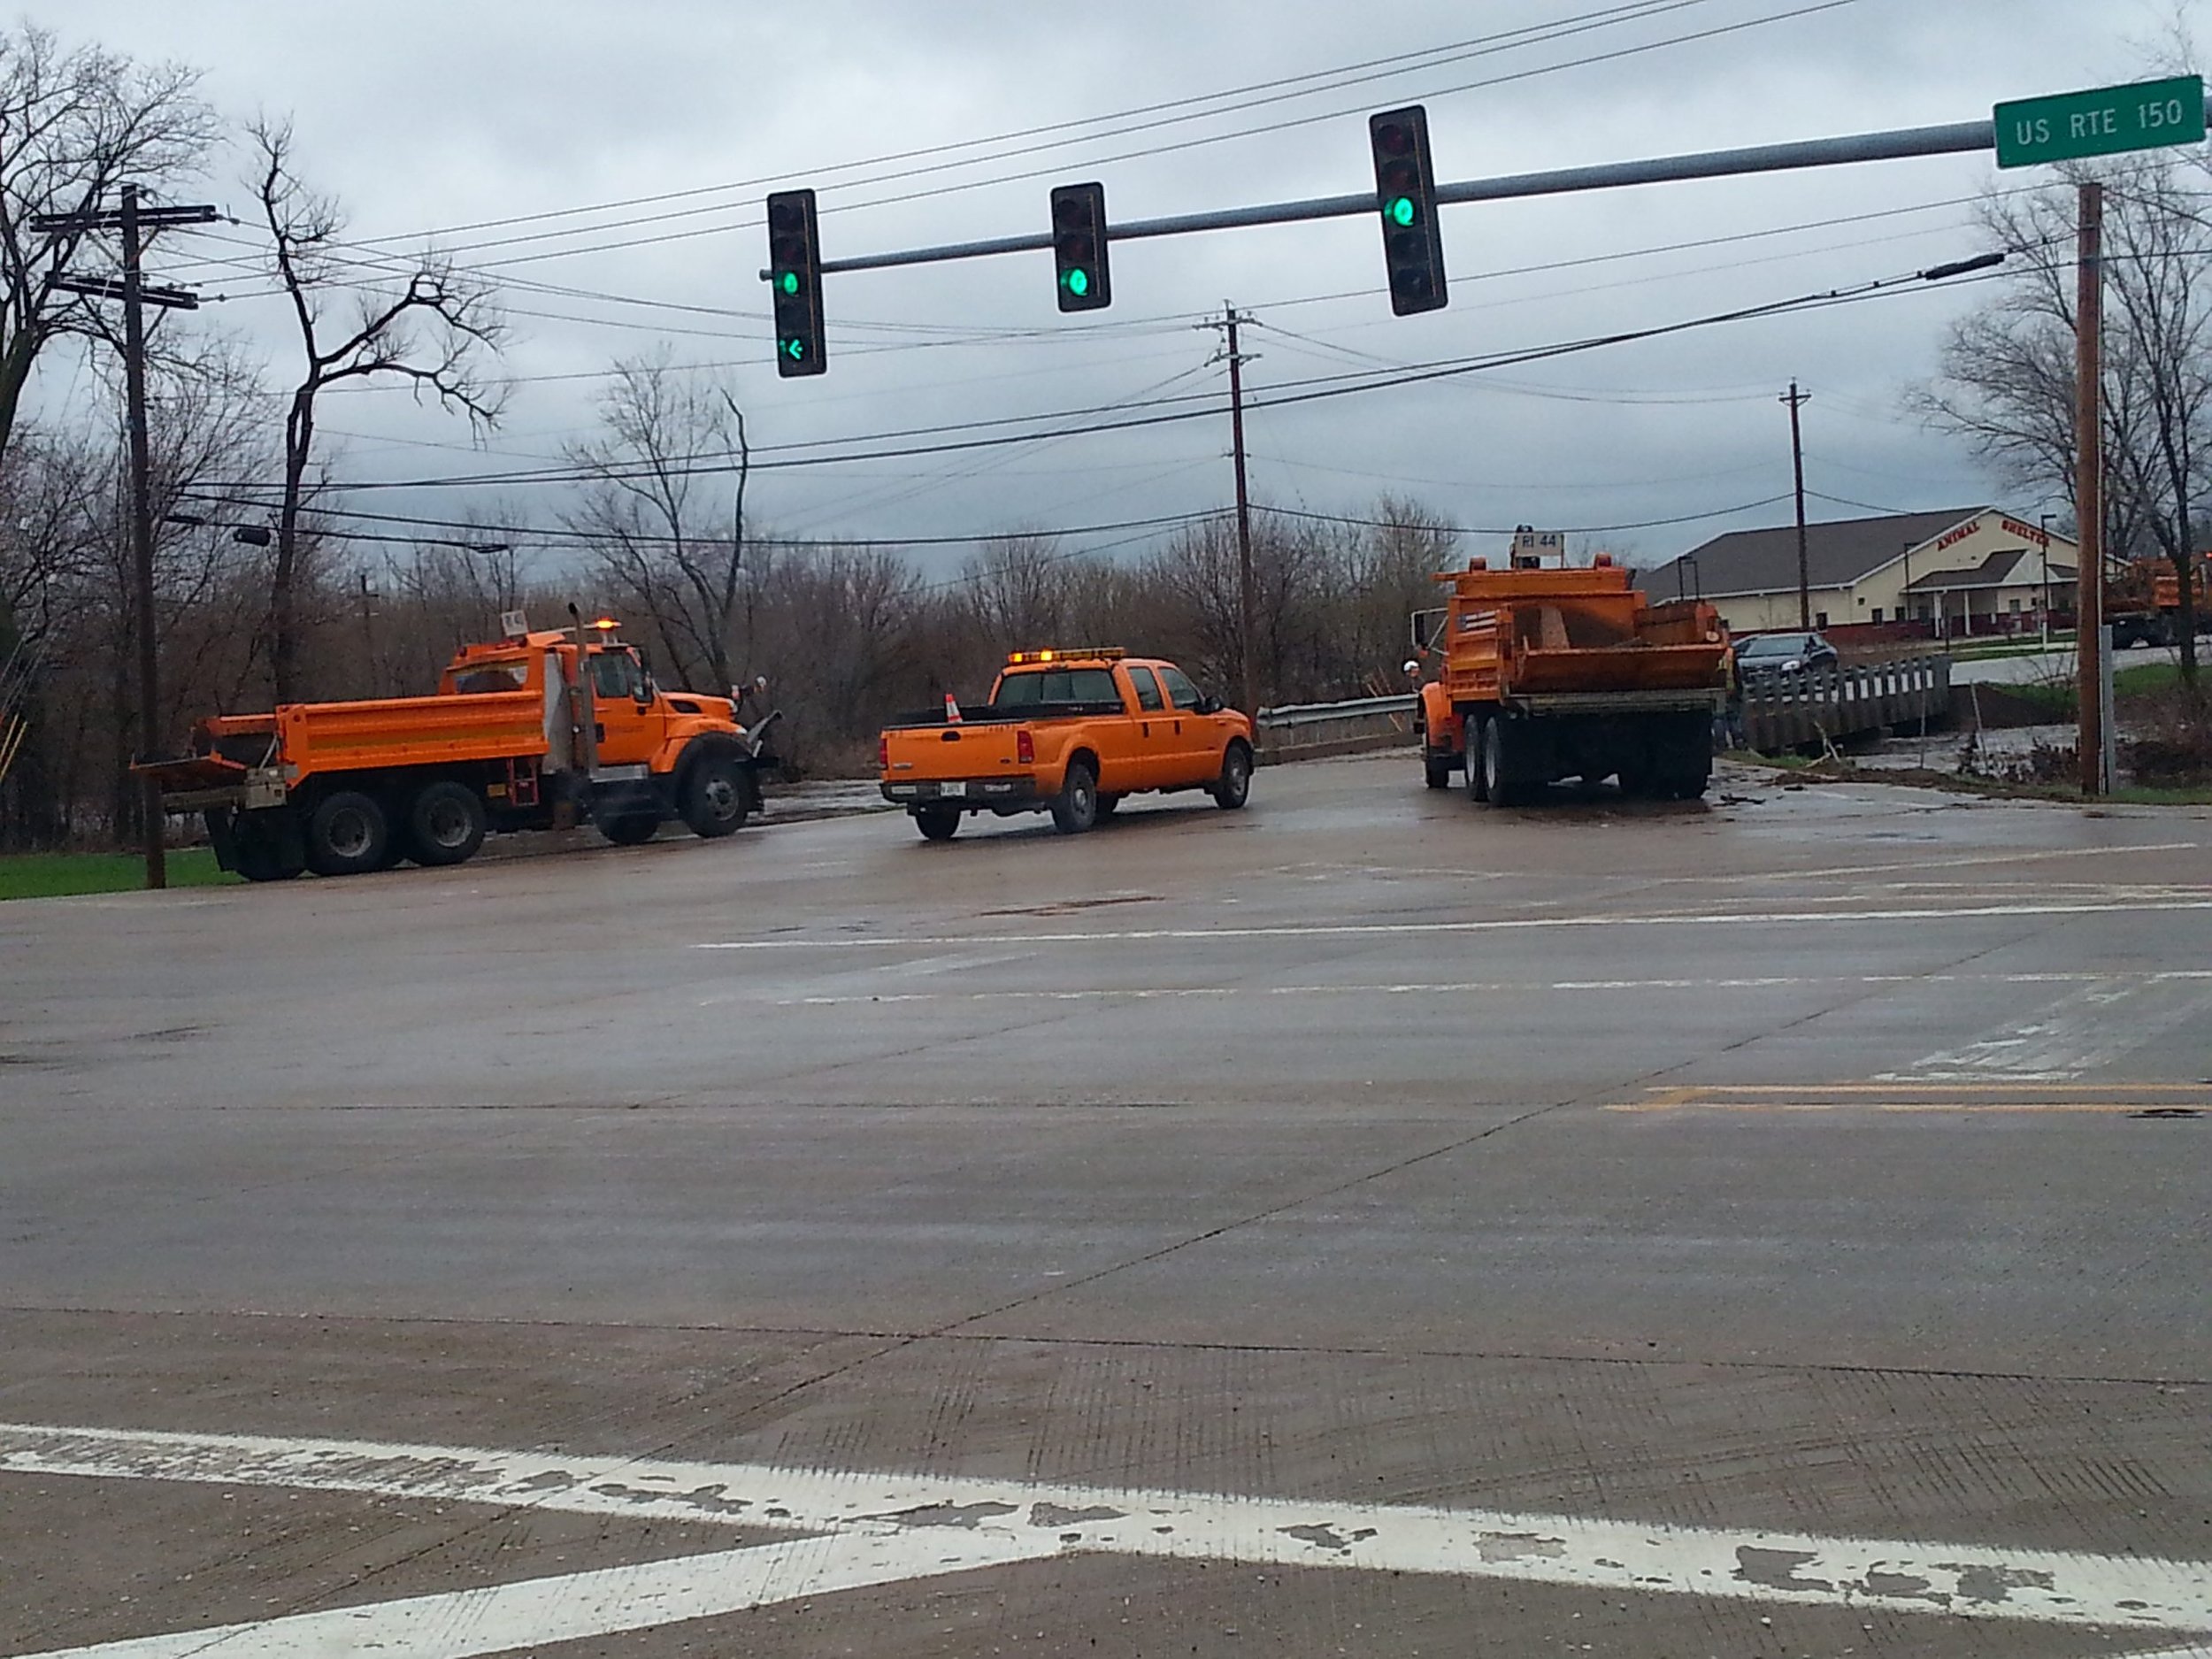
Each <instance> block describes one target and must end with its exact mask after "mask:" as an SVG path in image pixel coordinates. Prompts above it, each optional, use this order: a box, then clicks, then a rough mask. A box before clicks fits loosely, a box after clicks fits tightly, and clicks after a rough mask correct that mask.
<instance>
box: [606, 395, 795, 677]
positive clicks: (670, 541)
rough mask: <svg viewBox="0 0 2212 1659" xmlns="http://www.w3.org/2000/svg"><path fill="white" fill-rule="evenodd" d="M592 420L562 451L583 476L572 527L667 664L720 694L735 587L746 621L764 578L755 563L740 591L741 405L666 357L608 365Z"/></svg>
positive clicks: (749, 643) (746, 467) (732, 671)
mask: <svg viewBox="0 0 2212 1659" xmlns="http://www.w3.org/2000/svg"><path fill="white" fill-rule="evenodd" d="M599 421H600V427H601V430H600V434H599V435H597V436H596V437H595V438H593V439H592V440H591V441H590V442H587V443H583V444H579V445H577V446H575V447H573V448H572V449H570V451H569V458H570V460H571V461H572V462H573V463H574V464H575V465H576V466H577V467H578V469H579V470H580V471H581V472H585V473H586V474H587V475H588V477H589V480H590V482H589V484H588V486H587V488H586V491H585V495H584V499H583V503H582V505H581V506H580V507H579V508H578V509H576V510H575V511H573V512H572V513H571V514H569V515H568V518H567V522H568V525H569V526H570V527H571V528H572V529H574V530H577V531H579V532H580V533H581V534H583V535H585V536H586V537H587V538H588V541H589V544H590V546H591V549H592V551H593V553H594V555H595V557H596V558H597V560H598V562H599V565H600V569H601V572H602V573H603V576H604V578H605V580H607V582H608V583H609V584H610V586H611V588H612V589H613V590H614V592H615V593H616V594H617V595H618V596H619V598H620V601H621V603H623V604H624V605H625V606H626V607H629V608H633V609H635V610H637V611H641V612H642V613H643V614H644V616H645V617H646V618H647V620H648V622H649V626H650V627H651V629H652V632H653V634H655V636H656V638H657V641H658V643H659V646H660V649H661V654H662V655H663V656H664V657H665V659H666V661H667V664H668V666H669V669H670V671H671V672H672V673H674V674H675V675H676V676H677V678H678V679H680V680H682V682H683V683H684V684H686V685H687V686H688V685H693V684H695V682H698V681H701V680H703V681H705V682H706V684H707V685H708V686H709V687H710V688H711V689H713V690H715V691H718V692H721V691H726V690H727V689H728V688H729V687H731V686H732V685H733V684H734V683H735V682H736V680H738V678H739V671H740V667H741V665H740V664H738V663H737V662H736V661H735V658H734V657H733V651H734V649H735V646H734V644H733V640H732V637H731V636H732V634H733V632H734V631H735V622H736V617H737V606H738V600H739V597H740V591H741V588H743V589H744V593H745V597H746V599H747V604H748V611H747V615H748V617H749V618H750V617H752V616H753V615H754V614H755V613H754V601H755V599H756V598H757V594H758V584H759V581H760V579H761V572H760V570H759V569H757V568H756V569H755V570H754V571H753V572H752V573H751V577H752V585H751V586H750V587H749V588H748V587H746V586H745V584H746V579H747V572H746V568H745V553H746V547H747V541H748V535H747V531H746V526H745V484H746V479H747V477H748V475H749V472H750V471H751V451H750V449H749V447H748V445H747V442H746V438H745V416H744V411H741V409H739V407H738V405H737V400H736V399H735V398H734V397H733V396H731V395H730V393H729V392H728V390H727V389H726V388H724V387H723V386H721V385H720V384H718V382H716V381H714V380H710V379H707V378H704V377H703V376H701V375H698V374H696V373H684V372H681V371H679V370H676V369H674V368H672V367H671V366H670V364H669V361H668V357H667V355H666V353H665V352H664V353H662V354H661V355H659V356H657V357H650V358H645V359H641V360H638V361H634V362H628V363H618V364H616V365H614V371H613V378H612V380H611V382H610V383H609V385H608V387H607V389H606V391H605V393H604V394H603V396H601V398H600V402H599ZM751 632H752V630H751V627H750V626H749V627H748V628H747V630H746V634H747V638H746V640H745V646H744V649H746V650H747V652H748V653H750V652H752V651H753V650H754V649H757V642H756V641H755V640H754V639H753V638H752V637H751Z"/></svg>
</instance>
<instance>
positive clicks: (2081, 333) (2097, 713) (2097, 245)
mask: <svg viewBox="0 0 2212 1659" xmlns="http://www.w3.org/2000/svg"><path fill="white" fill-rule="evenodd" d="M2080 206H2081V228H2080V243H2079V247H2078V250H2077V256H2076V270H2075V280H2076V284H2077V287H2078V298H2077V300H2076V302H2075V308H2074V504H2075V518H2077V519H2078V522H2079V525H2080V535H2079V538H2078V540H2079V542H2080V555H2079V557H2078V559H2077V560H2076V563H2077V564H2078V565H2079V566H2080V568H2079V569H2078V571H2077V572H2075V588H2074V613H2075V621H2074V668H2075V676H2076V686H2077V689H2076V695H2075V702H2076V704H2077V706H2078V708H2079V710H2080V713H2081V718H2080V722H2079V724H2078V726H2077V727H2076V729H2075V733H2074V752H2075V755H2076V757H2077V758H2078V761H2079V763H2080V767H2081V792H2082V793H2083V794H2084V795H2102V794H2103V793H2104V792H2105V786H2106V782H2107V780H2106V778H2105V767H2104V749H2105V743H2104V713H2105V710H2104V672H2103V669H2104V664H2103V656H2104V651H2103V645H2104V429H2103V410H2102V406H2101V405H2102V400H2101V385H2100V379H2101V376H2102V374H2103V373H2104V358H2103V352H2102V351H2101V349H2100V345H2101V342H2100V338H2099V336H2100V334H2101V332H2102V329H2103V324H2104V186H2102V185H2101V184H2097V183H2089V184H2085V185H2083V186H2082V187H2081V204H2080Z"/></svg>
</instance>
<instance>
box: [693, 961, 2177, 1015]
mask: <svg viewBox="0 0 2212 1659" xmlns="http://www.w3.org/2000/svg"><path fill="white" fill-rule="evenodd" d="M2163 979H2181V980H2188V979H2212V968H2170V969H2161V970H2156V971H2139V972H2120V973H2090V972H2078V973H1845V974H1818V973H1806V974H1767V975H1763V976H1759V977H1755V978H1746V979H1448V980H1435V979H1427V980H1412V981H1408V982H1406V983H1402V984H1381V985H1366V984H1336V985H1269V986H1245V985H1183V986H1157V985H1151V986H1116V985H1097V986H1083V987H1071V988H1069V989H1065V990H1058V991H1013V990H997V991H886V992H878V993H869V992H866V991H850V992H846V993H843V994H841V995H821V996H780V997H770V996H761V995H755V996H751V997H748V996H746V995H744V994H743V993H740V992H721V993H718V994H716V995H712V996H706V997H702V998H701V999H700V1000H699V1005H700V1006H701V1007H702V1008H706V1007H710V1006H712V1005H715V1004H718V1003H722V1002H742V1001H754V1002H762V1003H764V1004H765V1005H766V1006H768V1007H771V1008H848V1007H851V1006H853V1005H855V1004H868V1003H882V1004H888V1003H894V1002H1156V1001H1161V1000H1171V999H1174V998H1178V997H1221V996H1469V995H1510V994H1512V993H1514V992H1522V993H1525V994H1528V995H1548V994H1549V993H1551V992H1555V991H1758V990H1769V989H1773V988H1778V987H1783V988H1786V987H1793V986H1832V985H2105V984H2109V983H2121V982H2125V981H2134V980H2142V981H2156V980H2163Z"/></svg>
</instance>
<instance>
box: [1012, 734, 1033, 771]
mask: <svg viewBox="0 0 2212 1659" xmlns="http://www.w3.org/2000/svg"><path fill="white" fill-rule="evenodd" d="M1014 764H1016V765H1018V766H1033V765H1035V764H1037V740H1036V739H1035V738H1033V737H1032V736H1030V734H1029V732H1028V729H1027V728H1026V727H1024V728H1023V729H1022V730H1021V731H1018V732H1017V733H1014Z"/></svg>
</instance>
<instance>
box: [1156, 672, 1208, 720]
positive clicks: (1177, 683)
mask: <svg viewBox="0 0 2212 1659" xmlns="http://www.w3.org/2000/svg"><path fill="white" fill-rule="evenodd" d="M1160 678H1161V679H1162V680H1165V681H1166V682H1167V695H1168V701H1169V702H1171V703H1173V704H1174V705H1175V706H1176V707H1177V708H1179V709H1183V710H1191V709H1195V708H1196V707H1197V706H1198V704H1199V695H1198V687H1195V686H1194V685H1192V684H1191V682H1190V679H1189V677H1188V676H1187V675H1186V674H1185V673H1184V672H1183V671H1182V670H1181V669H1179V668H1172V667H1168V666H1166V665H1163V666H1162V667H1161V669H1160Z"/></svg>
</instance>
